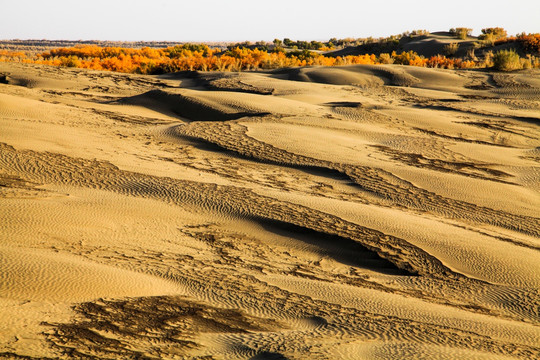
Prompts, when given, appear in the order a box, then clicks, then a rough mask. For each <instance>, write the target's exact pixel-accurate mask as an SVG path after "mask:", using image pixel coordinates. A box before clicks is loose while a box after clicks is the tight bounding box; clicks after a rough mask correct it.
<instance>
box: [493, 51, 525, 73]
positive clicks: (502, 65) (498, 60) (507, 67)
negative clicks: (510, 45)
mask: <svg viewBox="0 0 540 360" xmlns="http://www.w3.org/2000/svg"><path fill="white" fill-rule="evenodd" d="M493 67H494V68H495V69H496V70H500V71H512V70H518V69H522V68H523V65H522V63H521V60H520V58H519V55H518V54H517V53H516V51H515V50H499V51H497V52H496V53H495V55H494V56H493Z"/></svg>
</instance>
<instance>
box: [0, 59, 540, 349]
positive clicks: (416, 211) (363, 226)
mask: <svg viewBox="0 0 540 360" xmlns="http://www.w3.org/2000/svg"><path fill="white" fill-rule="evenodd" d="M0 75H5V77H2V78H5V80H4V81H3V83H1V84H0V209H1V211H0V358H15V359H17V358H20V359H29V358H39V359H43V358H61V359H63V358H84V359H133V358H145V359H146V358H148V359H154V358H155V359H157V358H163V359H183V358H187V359H191V358H193V359H199V358H200V359H534V358H539V357H540V347H539V346H538V344H539V342H540V327H539V326H540V314H539V307H540V295H539V289H540V256H539V250H540V220H539V217H538V214H539V213H540V212H539V209H540V193H539V191H540V163H539V162H540V140H539V139H540V126H539V122H540V73H539V72H538V71H536V72H523V73H512V74H493V73H486V72H482V71H450V70H437V69H423V68H412V67H410V68H409V67H402V66H391V65H389V66H348V67H342V68H309V69H289V70H280V71H277V72H274V73H241V74H233V73H226V74H223V73H210V74H208V73H195V74H172V75H164V76H158V77H151V76H138V75H124V74H116V73H102V72H91V71H83V70H77V69H64V68H52V67H39V66H32V65H21V64H5V63H3V64H0Z"/></svg>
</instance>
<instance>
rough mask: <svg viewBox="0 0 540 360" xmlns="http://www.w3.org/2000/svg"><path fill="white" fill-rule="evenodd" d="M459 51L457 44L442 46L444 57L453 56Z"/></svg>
mask: <svg viewBox="0 0 540 360" xmlns="http://www.w3.org/2000/svg"><path fill="white" fill-rule="evenodd" d="M458 50H459V43H457V42H453V43H450V44H448V45H444V47H443V51H444V54H445V55H446V56H453V55H455V54H456V53H457V51H458Z"/></svg>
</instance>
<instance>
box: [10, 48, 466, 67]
mask: <svg viewBox="0 0 540 360" xmlns="http://www.w3.org/2000/svg"><path fill="white" fill-rule="evenodd" d="M6 54H7V52H5V51H3V52H0V59H2V58H4V59H7V60H4V61H17V59H16V56H15V53H9V55H6ZM17 54H18V56H19V61H20V60H21V59H24V54H22V53H17ZM21 54H22V55H21ZM10 59H11V60H10ZM23 61H25V62H32V63H38V64H46V65H54V66H67V67H78V68H83V69H93V70H109V71H118V72H126V73H140V74H160V73H168V72H176V71H186V70H189V71H195V70H200V71H244V70H248V71H249V70H259V69H276V68H284V67H293V66H340V65H352V64H371V65H375V64H382V63H388V62H390V63H391V62H393V63H395V64H401V65H411V66H421V67H438V68H446V69H453V68H469V67H475V66H476V63H474V62H472V61H462V60H461V59H449V58H446V57H444V56H441V55H439V56H434V57H431V58H429V59H426V58H424V57H423V56H420V55H418V54H417V53H415V52H413V51H409V52H402V53H400V54H398V53H396V52H392V54H387V56H386V57H385V59H384V60H383V59H382V58H381V57H377V56H376V55H373V54H371V55H369V54H365V55H348V56H338V57H331V56H324V55H321V54H317V53H314V52H311V51H309V50H302V51H292V52H285V51H283V50H276V51H273V52H268V51H266V50H260V49H257V48H255V49H249V48H245V47H243V48H241V47H236V48H233V49H229V50H227V51H225V52H221V51H220V50H219V49H211V48H209V47H208V46H207V45H201V44H185V45H179V46H174V47H168V48H162V49H152V48H147V47H146V48H142V49H132V48H120V47H99V46H96V45H78V46H75V47H71V48H59V49H53V50H50V51H47V52H45V53H43V54H41V55H39V56H37V57H35V58H33V59H24V60H23Z"/></svg>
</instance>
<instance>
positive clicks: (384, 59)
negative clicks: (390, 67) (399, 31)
mask: <svg viewBox="0 0 540 360" xmlns="http://www.w3.org/2000/svg"><path fill="white" fill-rule="evenodd" d="M379 62H380V63H381V64H393V63H394V59H393V58H392V56H390V54H388V53H382V54H381V55H379Z"/></svg>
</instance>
